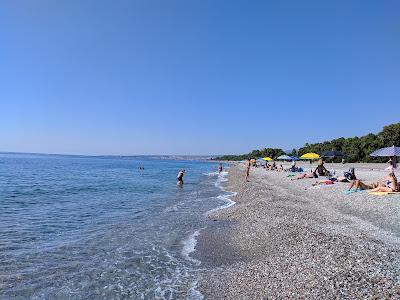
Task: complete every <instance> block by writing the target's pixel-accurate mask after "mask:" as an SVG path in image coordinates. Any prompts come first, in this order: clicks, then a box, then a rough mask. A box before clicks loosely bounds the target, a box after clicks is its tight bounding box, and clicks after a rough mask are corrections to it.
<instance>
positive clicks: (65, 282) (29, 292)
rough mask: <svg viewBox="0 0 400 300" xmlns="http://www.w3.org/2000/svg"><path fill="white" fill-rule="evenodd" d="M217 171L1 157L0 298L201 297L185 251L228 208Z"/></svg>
mask: <svg viewBox="0 0 400 300" xmlns="http://www.w3.org/2000/svg"><path fill="white" fill-rule="evenodd" d="M139 167H144V170H141V169H139ZM181 168H185V169H186V175H185V178H184V181H185V184H184V186H183V188H182V189H180V188H179V187H178V186H177V185H176V174H177V172H178V170H179V169H181ZM216 168H217V165H216V164H215V163H211V162H206V161H188V160H185V161H178V160H168V159H154V158H146V157H137V158H132V157H74V156H52V155H27V154H26V155H21V154H0V298H2V299H15V298H17V299H124V298H127V299H128V298H130V299H141V298H142V299H153V298H164V299H175V298H186V299H199V298H201V294H200V293H199V292H198V291H197V289H196V284H197V276H198V271H199V269H201V262H199V261H197V260H195V259H193V258H192V257H191V256H190V252H191V251H193V249H194V246H195V244H194V243H195V237H196V236H197V235H198V234H199V232H200V231H201V230H202V229H204V228H205V226H206V224H207V218H206V216H205V214H206V213H207V212H208V211H210V210H211V209H215V207H218V206H221V205H223V204H224V199H223V198H221V193H223V192H222V191H221V189H220V188H219V187H218V182H219V181H221V179H223V178H222V177H221V176H218V175H217V174H216V173H215V170H216Z"/></svg>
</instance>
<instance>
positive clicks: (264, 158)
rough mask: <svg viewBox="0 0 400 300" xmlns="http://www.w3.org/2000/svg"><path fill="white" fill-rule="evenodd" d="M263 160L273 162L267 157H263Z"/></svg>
mask: <svg viewBox="0 0 400 300" xmlns="http://www.w3.org/2000/svg"><path fill="white" fill-rule="evenodd" d="M263 160H265V161H271V160H273V159H272V158H271V157H269V156H267V157H263Z"/></svg>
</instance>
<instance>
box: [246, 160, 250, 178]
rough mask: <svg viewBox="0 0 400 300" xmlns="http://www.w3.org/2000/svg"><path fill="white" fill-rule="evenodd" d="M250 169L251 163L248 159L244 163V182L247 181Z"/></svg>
mask: <svg viewBox="0 0 400 300" xmlns="http://www.w3.org/2000/svg"><path fill="white" fill-rule="evenodd" d="M250 168H251V161H250V158H249V159H247V162H246V181H249V176H250Z"/></svg>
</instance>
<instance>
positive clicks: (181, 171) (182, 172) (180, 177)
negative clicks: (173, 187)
mask: <svg viewBox="0 0 400 300" xmlns="http://www.w3.org/2000/svg"><path fill="white" fill-rule="evenodd" d="M183 175H185V170H184V169H182V170H179V172H178V176H176V179H178V182H177V183H176V184H177V185H179V186H182V185H183Z"/></svg>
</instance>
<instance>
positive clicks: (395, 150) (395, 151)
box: [370, 146, 400, 156]
mask: <svg viewBox="0 0 400 300" xmlns="http://www.w3.org/2000/svg"><path fill="white" fill-rule="evenodd" d="M370 155H371V156H400V147H395V146H392V147H386V148H381V149H378V150H375V151H374V152H372V153H371V154H370Z"/></svg>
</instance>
